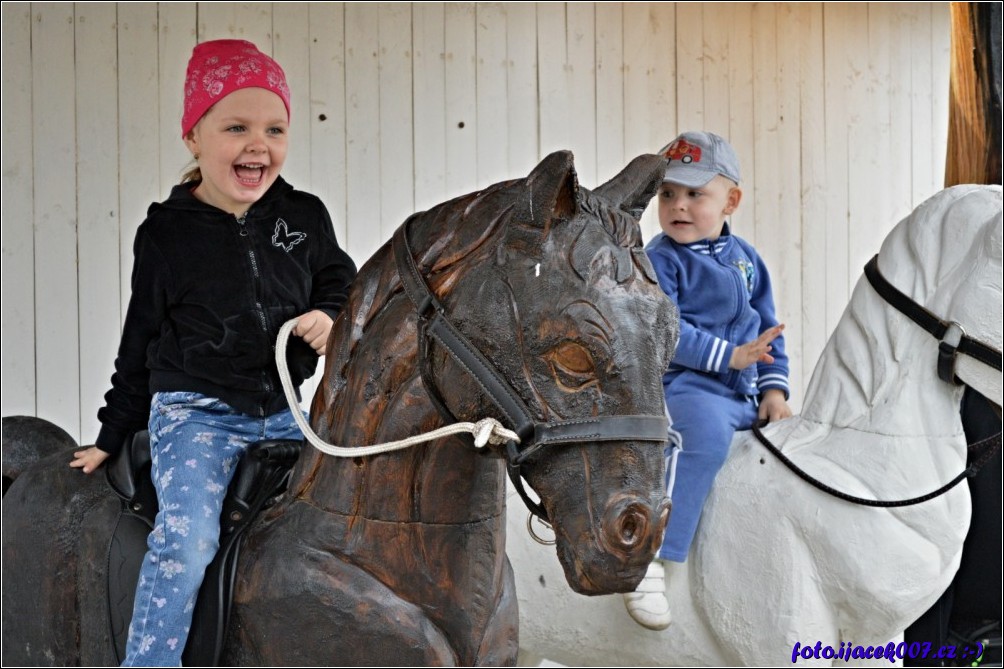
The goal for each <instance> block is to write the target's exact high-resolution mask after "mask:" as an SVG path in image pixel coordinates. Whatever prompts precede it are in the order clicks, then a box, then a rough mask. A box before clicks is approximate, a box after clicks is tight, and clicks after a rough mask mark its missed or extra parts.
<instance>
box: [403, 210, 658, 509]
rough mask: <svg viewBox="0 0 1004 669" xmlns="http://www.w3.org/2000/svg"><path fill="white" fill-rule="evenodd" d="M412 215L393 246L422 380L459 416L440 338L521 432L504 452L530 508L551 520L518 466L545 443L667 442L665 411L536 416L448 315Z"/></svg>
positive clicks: (440, 404)
mask: <svg viewBox="0 0 1004 669" xmlns="http://www.w3.org/2000/svg"><path fill="white" fill-rule="evenodd" d="M411 220H412V219H411V218H409V219H408V220H406V221H405V222H404V223H403V224H401V226H400V227H399V228H398V229H397V230H396V231H395V232H394V238H393V242H392V244H393V249H394V259H395V261H396V263H397V271H398V274H399V275H400V277H401V283H402V285H403V286H404V291H405V293H406V294H407V295H408V298H409V299H410V300H411V302H412V303H413V304H414V305H415V309H416V311H417V312H418V338H419V358H420V359H419V361H418V364H419V367H420V370H421V375H422V382H423V384H424V385H425V387H426V390H427V392H428V393H429V396H430V397H431V398H432V401H433V404H434V405H435V406H436V408H437V409H438V410H439V412H440V413H441V414H442V415H443V416H444V418H446V419H447V420H456V417H455V416H453V414H452V412H451V411H450V410H449V408H448V407H447V406H446V402H445V400H444V399H443V397H442V394H441V393H440V392H439V389H438V388H437V387H436V383H435V378H434V375H433V374H432V370H431V363H430V357H429V353H430V348H431V346H430V345H431V343H432V341H433V340H435V341H436V342H438V343H439V344H440V345H441V346H442V347H443V348H444V349H445V350H446V352H447V353H449V355H450V356H451V357H452V358H453V359H454V360H455V361H456V362H457V364H459V365H460V366H461V367H462V368H463V369H464V370H465V372H466V373H467V374H468V376H469V377H470V378H471V379H473V380H474V381H475V382H476V383H477V384H478V386H479V387H480V388H481V390H482V392H483V393H484V394H485V395H486V396H487V397H488V398H489V399H490V400H491V401H492V403H493V404H494V405H495V407H496V408H497V409H498V410H499V412H501V413H502V414H503V415H504V416H505V418H506V420H507V421H508V422H509V427H510V428H511V429H512V430H513V432H515V433H516V434H517V435H518V437H519V443H518V444H517V443H516V442H515V441H510V442H508V444H507V445H506V449H505V456H506V461H507V469H508V471H509V477H510V479H512V482H513V485H514V486H515V487H516V490H517V491H518V492H519V494H520V496H521V497H522V498H523V501H524V503H526V505H527V507H528V508H529V509H530V511H531V512H532V513H534V514H536V515H538V516H540V517H541V518H542V519H544V520H547V512H546V511H545V510H544V509H543V507H542V506H540V505H538V504H536V503H535V502H533V501H532V500H531V499H530V498H529V497H528V496H527V494H526V491H525V490H524V488H523V484H522V480H521V475H520V472H519V467H520V465H521V464H523V463H525V462H526V461H527V459H528V458H530V457H531V456H533V455H534V454H536V453H537V452H539V451H540V450H541V449H542V448H544V447H545V446H551V445H558V444H569V443H578V442H583V441H589V442H597V441H649V442H658V443H665V442H666V440H667V438H668V430H669V421H668V420H667V418H666V416H665V414H660V415H658V416H649V415H627V416H619V415H614V416H608V415H604V416H595V417H589V418H576V419H569V420H559V421H551V422H547V423H542V422H538V421H535V420H534V419H533V416H532V415H531V414H530V411H529V410H528V409H527V407H526V404H524V402H523V400H522V399H521V398H520V396H519V394H518V393H517V392H516V390H515V389H514V388H513V387H512V386H511V385H510V384H509V382H508V381H507V380H506V379H505V378H504V377H503V376H502V374H501V373H500V372H499V371H498V370H497V369H496V368H495V365H494V364H492V362H491V361H490V360H488V358H487V357H485V355H484V354H483V353H481V351H480V350H479V349H478V348H477V347H475V346H474V345H473V344H472V343H471V342H470V340H468V339H467V337H465V336H464V334H463V333H462V332H460V330H458V329H457V328H456V326H455V325H454V324H453V323H452V322H451V321H450V319H449V318H448V317H447V316H446V310H445V309H444V308H443V306H442V305H441V304H440V303H439V301H438V300H437V299H436V297H435V296H434V295H433V294H432V291H431V290H429V286H428V284H427V283H426V282H425V279H424V278H423V277H422V275H421V273H420V272H419V270H418V266H417V265H416V263H415V258H414V254H413V253H412V251H411V248H410V246H409V243H408V234H407V230H408V224H409V223H410V221H411Z"/></svg>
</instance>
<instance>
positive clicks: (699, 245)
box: [680, 222, 732, 255]
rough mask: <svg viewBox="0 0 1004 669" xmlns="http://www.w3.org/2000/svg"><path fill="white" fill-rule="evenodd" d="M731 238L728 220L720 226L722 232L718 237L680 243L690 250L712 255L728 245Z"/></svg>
mask: <svg viewBox="0 0 1004 669" xmlns="http://www.w3.org/2000/svg"><path fill="white" fill-rule="evenodd" d="M731 239H732V231H731V230H729V224H728V222H726V223H725V225H724V226H723V227H722V234H721V235H719V237H718V239H714V240H711V239H702V240H701V241H699V242H691V243H690V244H681V245H680V246H684V247H686V248H688V249H690V250H691V251H694V252H696V253H701V254H703V255H712V254H717V253H721V252H722V250H723V249H724V248H725V247H726V246H728V244H729V241H730V240H731Z"/></svg>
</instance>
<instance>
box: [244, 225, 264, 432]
mask: <svg viewBox="0 0 1004 669" xmlns="http://www.w3.org/2000/svg"><path fill="white" fill-rule="evenodd" d="M250 213H251V210H250V209H249V210H247V211H246V212H244V215H243V216H238V217H237V225H238V227H239V228H240V236H241V237H244V238H245V239H246V240H247V241H246V244H247V252H248V259H249V260H250V261H251V274H252V275H253V277H254V296H255V302H254V305H255V311H256V312H257V314H258V324H259V325H261V331H262V333H263V334H264V335H265V339H266V340H268V338H269V337H268V319H267V318H266V316H265V308H264V307H262V305H261V299H260V297H259V296H260V294H261V272H259V271H258V258H257V257H256V256H255V253H254V245H253V244H252V242H251V232H250V230H248V226H247V217H248V214H250ZM261 382H262V386H263V388H264V390H265V392H267V393H271V392H272V383H271V381H269V379H268V372H267V371H266V370H264V369H263V370H261ZM258 411H259V413H260V415H262V416H264V415H265V407H263V406H259V407H258Z"/></svg>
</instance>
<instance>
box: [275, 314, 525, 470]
mask: <svg viewBox="0 0 1004 669" xmlns="http://www.w3.org/2000/svg"><path fill="white" fill-rule="evenodd" d="M296 324H297V319H295V318H293V319H291V320H288V321H286V322H285V323H284V324H283V326H282V328H281V329H280V330H279V336H278V337H277V338H276V341H275V364H276V367H278V368H279V379H280V380H281V381H282V390H283V392H284V393H286V401H287V402H289V409H290V411H291V412H292V414H293V418H294V419H295V420H296V424H297V425H298V426H299V427H300V431H301V432H303V436H304V438H305V439H306V440H307V441H309V442H310V444H311V446H313V447H314V448H316V449H317V450H319V451H321V452H322V453H326V454H328V455H333V456H335V457H337V458H355V457H360V456H365V455H376V454H377V453H387V452H388V451H397V450H400V449H402V448H408V447H409V446H414V445H415V444H422V443H425V442H427V441H432V440H434V439H440V438H442V437H447V436H449V435H451V434H459V433H461V432H466V433H468V434H472V435H474V446H475V448H484V447H485V446H486V445H487V444H494V445H499V444H504V443H505V442H507V441H515V442H519V437H517V436H516V433H515V432H513V431H512V430H507V429H506V428H504V427H502V424H501V423H499V422H498V421H497V420H495V419H494V418H484V419H482V420H479V421H478V422H477V423H454V424H453V425H446V426H444V427H441V428H439V429H437V430H432V431H431V432H426V433H424V434H416V435H415V436H414V437H408V438H407V439H401V440H399V441H390V442H387V443H384V444H373V445H372V446H336V445H335V444H329V443H328V442H326V441H324V440H323V439H321V438H320V437H318V436H317V434H316V433H315V432H314V431H313V430H312V429H311V428H310V424H309V423H307V419H306V418H304V417H303V410H302V409H301V408H300V403H299V402H298V401H297V399H296V391H295V389H294V388H293V381H292V379H291V378H290V376H289V366H288V365H287V364H286V344H287V342H288V341H289V335H290V333H291V332H292V331H293V328H295V327H296Z"/></svg>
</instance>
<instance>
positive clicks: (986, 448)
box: [753, 255, 1001, 507]
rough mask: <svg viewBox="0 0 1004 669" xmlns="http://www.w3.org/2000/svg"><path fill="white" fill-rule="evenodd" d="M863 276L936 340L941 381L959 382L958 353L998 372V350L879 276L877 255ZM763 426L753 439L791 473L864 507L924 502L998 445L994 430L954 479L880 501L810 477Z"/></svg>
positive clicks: (968, 471)
mask: <svg viewBox="0 0 1004 669" xmlns="http://www.w3.org/2000/svg"><path fill="white" fill-rule="evenodd" d="M865 277H867V278H868V282H869V283H870V284H871V285H872V287H873V288H874V289H875V292H876V293H878V294H879V296H880V297H882V299H884V300H885V301H886V302H888V303H889V304H890V305H891V306H892V307H894V308H895V309H897V310H898V311H899V312H901V313H902V314H903V315H905V316H906V317H907V318H909V319H910V320H911V321H913V322H914V323H916V324H917V325H919V326H920V327H921V328H923V329H924V330H925V331H927V332H929V333H930V334H932V335H934V337H936V338H937V339H938V341H939V342H940V343H939V344H938V376H939V377H940V378H941V380H942V381H945V382H946V383H952V384H956V385H958V384H960V383H961V381H959V379H958V378H957V377H956V376H955V362H956V360H957V359H958V356H959V355H960V354H961V355H968V356H969V357H971V358H974V359H975V360H978V361H979V362H982V363H983V364H985V365H987V366H989V367H991V368H993V369H996V370H997V371H998V372H999V371H1001V352H1000V351H998V350H997V349H995V348H993V347H991V346H988V345H987V344H984V343H983V342H981V341H979V340H977V339H973V338H972V337H970V336H969V335H967V334H966V331H965V330H964V329H963V328H962V325H960V324H959V323H956V322H955V321H943V320H941V319H940V318H938V317H937V316H935V315H934V314H932V313H931V312H930V311H928V310H927V309H925V308H924V307H922V306H921V305H919V304H917V303H916V302H914V301H913V300H912V299H910V297H908V296H907V295H906V294H905V293H903V292H902V291H900V290H899V289H898V288H896V287H895V286H894V285H892V284H891V283H889V281H888V280H887V279H886V278H885V277H884V276H882V273H881V272H880V271H879V268H878V255H876V256H874V257H873V258H872V259H871V260H869V261H868V264H866V265H865ZM949 335H953V337H952V341H950V340H949ZM954 335H958V338H957V339H956V338H955V336H954ZM764 425H766V422H762V423H759V424H757V425H754V426H753V434H754V435H756V438H757V439H758V440H759V441H760V443H762V444H763V445H764V446H766V447H767V448H768V449H769V450H770V451H771V452H772V453H773V454H774V455H776V456H777V457H778V459H780V460H781V462H782V463H784V464H785V465H786V466H787V467H788V468H789V469H791V470H792V471H793V472H795V474H797V475H798V476H799V477H801V478H802V479H803V480H805V481H807V482H808V483H811V484H812V485H813V486H815V487H816V488H819V489H820V490H822V491H823V492H826V493H828V494H830V495H833V496H834V497H838V498H840V499H843V500H846V501H848V502H853V503H855V504H862V505H864V506H878V507H896V506H910V505H912V504H920V503H921V502H926V501H927V500H929V499H933V498H935V497H937V496H938V495H941V494H942V493H945V492H948V491H949V490H951V489H952V488H953V487H955V485H956V484H957V483H959V482H960V481H961V480H962V479H964V478H968V477H970V476H973V475H974V474H976V472H978V471H979V469H980V467H982V466H983V465H985V464H986V463H987V462H989V461H990V459H991V458H992V457H993V456H994V455H995V454H996V453H997V451H999V450H1000V448H1001V433H1000V432H998V433H997V434H995V435H993V436H991V437H988V438H987V439H984V440H982V441H979V442H977V443H975V444H973V445H972V446H970V447H969V452H970V454H971V456H973V458H974V459H973V462H972V464H970V465H969V466H968V467H967V468H966V469H964V470H963V471H962V473H960V474H959V475H958V476H956V477H955V478H954V479H952V480H951V481H949V482H948V483H946V484H945V485H943V486H941V487H940V488H938V489H937V490H934V491H932V492H929V493H927V494H926V495H921V496H920V497H913V498H911V499H902V500H895V501H881V500H874V499H864V498H862V497H855V496H853V495H848V494H847V493H844V492H840V491H839V490H835V489H834V488H831V487H830V486H828V485H826V484H825V483H822V482H821V481H819V480H818V479H815V478H813V477H812V476H810V475H809V474H807V473H806V472H805V471H803V470H802V469H800V468H799V467H798V466H797V465H796V464H795V463H793V462H792V461H791V460H789V459H788V458H787V456H785V455H784V454H783V453H782V452H781V451H780V449H778V448H777V446H775V445H774V444H772V443H771V442H770V440H769V439H767V437H766V436H764V434H763V432H761V428H762V427H763V426H764Z"/></svg>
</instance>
